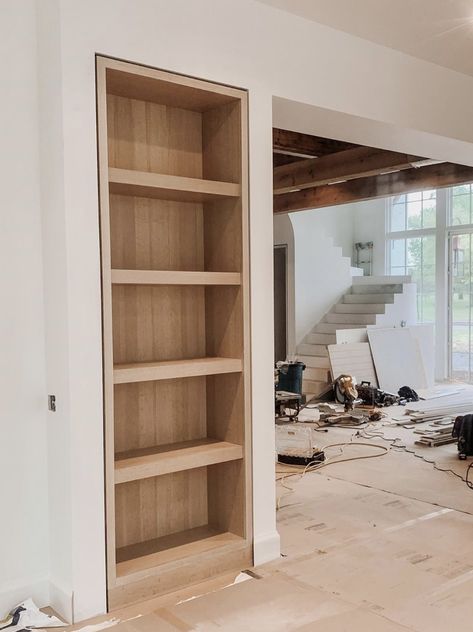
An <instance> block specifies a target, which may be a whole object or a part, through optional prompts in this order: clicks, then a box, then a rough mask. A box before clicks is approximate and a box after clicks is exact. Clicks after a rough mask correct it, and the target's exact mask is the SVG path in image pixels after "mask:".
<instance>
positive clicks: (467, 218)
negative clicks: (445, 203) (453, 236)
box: [448, 184, 473, 226]
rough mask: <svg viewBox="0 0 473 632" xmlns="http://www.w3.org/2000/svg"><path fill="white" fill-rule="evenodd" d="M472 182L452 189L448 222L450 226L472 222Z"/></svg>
mask: <svg viewBox="0 0 473 632" xmlns="http://www.w3.org/2000/svg"><path fill="white" fill-rule="evenodd" d="M471 194H472V189H471V184H463V185H461V186H459V187H452V188H451V189H450V200H449V202H450V204H449V213H448V215H449V217H448V220H449V221H448V223H449V225H450V226H463V225H465V224H471V223H473V222H472V217H471Z"/></svg>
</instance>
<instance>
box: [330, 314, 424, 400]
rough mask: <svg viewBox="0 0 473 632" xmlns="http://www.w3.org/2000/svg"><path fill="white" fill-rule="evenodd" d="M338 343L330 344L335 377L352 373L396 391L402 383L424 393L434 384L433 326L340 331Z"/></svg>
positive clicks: (359, 379) (362, 379) (382, 388)
mask: <svg viewBox="0 0 473 632" xmlns="http://www.w3.org/2000/svg"><path fill="white" fill-rule="evenodd" d="M339 333H340V336H339ZM342 340H343V341H344V342H342ZM355 341H356V342H355ZM337 342H338V343H339V344H336V345H329V346H328V353H329V358H330V365H331V370H332V377H333V379H336V378H337V377H338V376H339V375H342V374H347V375H352V376H353V377H355V378H356V381H357V383H358V384H360V383H361V382H362V381H368V382H370V383H371V385H372V386H378V387H379V388H380V389H381V390H383V391H386V392H387V393H395V394H396V393H397V392H398V391H399V389H400V388H401V386H409V387H410V388H413V389H414V390H416V391H419V390H421V391H422V392H424V393H425V394H428V393H430V392H431V390H432V389H433V387H434V364H435V358H434V335H433V326H432V325H413V326H409V327H389V328H377V327H369V328H368V329H364V330H363V329H354V330H340V332H337Z"/></svg>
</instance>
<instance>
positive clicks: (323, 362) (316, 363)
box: [297, 355, 330, 369]
mask: <svg viewBox="0 0 473 632" xmlns="http://www.w3.org/2000/svg"><path fill="white" fill-rule="evenodd" d="M297 359H298V360H299V361H300V362H303V363H304V364H305V365H306V367H312V368H314V369H329V368H330V360H329V359H328V358H319V357H318V356H305V355H300V356H298V357H297Z"/></svg>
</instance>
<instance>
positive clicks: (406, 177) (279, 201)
mask: <svg viewBox="0 0 473 632" xmlns="http://www.w3.org/2000/svg"><path fill="white" fill-rule="evenodd" d="M466 182H473V167H466V166H464V165H454V164H451V163H446V162H444V163H440V164H434V165H428V166H426V167H419V168H418V169H406V170H404V171H397V172H395V173H389V174H384V175H378V176H369V177H367V178H358V179H357V180H349V181H347V182H340V183H338V184H325V185H321V186H318V187H313V188H310V189H302V190H300V191H294V192H291V193H283V194H281V195H275V196H274V213H291V212H293V211H303V210H309V209H317V208H323V207H326V206H336V205H338V204H348V203H350V202H361V201H363V200H368V199H372V198H380V197H388V196H391V195H401V194H402V193H409V192H411V191H422V190H426V189H436V188H442V187H449V186H455V185H459V184H464V183H466Z"/></svg>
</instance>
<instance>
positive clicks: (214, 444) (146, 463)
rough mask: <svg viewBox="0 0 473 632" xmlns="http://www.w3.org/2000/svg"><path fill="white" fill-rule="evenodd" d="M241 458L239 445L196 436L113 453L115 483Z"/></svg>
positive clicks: (241, 451)
mask: <svg viewBox="0 0 473 632" xmlns="http://www.w3.org/2000/svg"><path fill="white" fill-rule="evenodd" d="M242 458H243V448H242V446H241V445H237V444H235V443H229V442H228V441H217V440H213V439H199V440H197V441H183V442H181V443H174V444H171V445H163V446H159V447H156V446H155V447H153V448H144V449H141V450H130V451H128V452H121V453H119V454H117V455H116V457H115V459H116V460H115V484H116V485H118V484H120V483H128V482H129V481H137V480H140V479H143V478H151V477H153V476H161V475H163V474H171V473H172V472H182V471H183V470H192V469H194V468H196V467H205V466H207V465H215V464H216V463H226V462H227V461H236V460H238V459H242Z"/></svg>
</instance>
